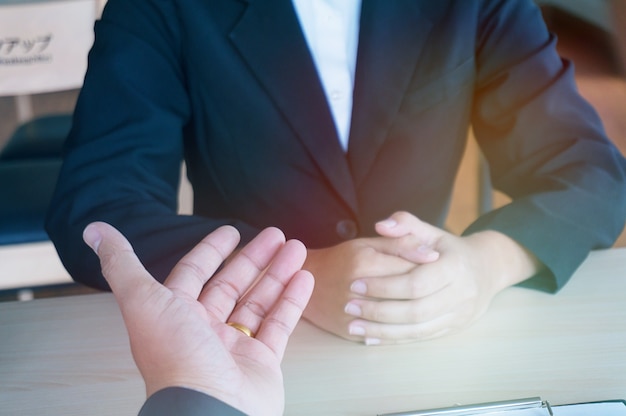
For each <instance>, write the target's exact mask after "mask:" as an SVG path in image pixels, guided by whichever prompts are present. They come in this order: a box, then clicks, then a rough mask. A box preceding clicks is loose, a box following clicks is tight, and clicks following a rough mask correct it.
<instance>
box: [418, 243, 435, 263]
mask: <svg viewBox="0 0 626 416" xmlns="http://www.w3.org/2000/svg"><path fill="white" fill-rule="evenodd" d="M417 250H418V251H419V252H420V253H422V254H423V255H424V256H426V257H427V258H428V259H431V260H436V259H437V258H439V252H438V251H436V250H434V249H433V248H432V247H430V246H419V247H418V248H417Z"/></svg>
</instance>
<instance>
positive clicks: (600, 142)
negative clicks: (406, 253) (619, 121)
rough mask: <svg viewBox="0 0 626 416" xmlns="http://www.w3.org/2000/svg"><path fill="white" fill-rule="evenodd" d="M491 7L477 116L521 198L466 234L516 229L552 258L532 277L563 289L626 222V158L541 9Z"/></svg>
mask: <svg viewBox="0 0 626 416" xmlns="http://www.w3.org/2000/svg"><path fill="white" fill-rule="evenodd" d="M481 15H482V18H481V21H480V26H479V27H480V31H479V35H478V39H477V54H476V59H477V67H478V76H477V82H476V92H475V100H474V108H473V113H472V125H473V128H474V132H475V135H476V138H477V140H478V142H479V144H480V147H481V149H482V150H483V152H484V154H485V156H486V158H487V160H488V161H489V166H490V172H491V177H492V182H493V185H494V187H495V188H496V189H499V190H501V191H503V192H504V193H506V194H508V195H509V196H510V197H511V198H512V203H510V204H508V205H506V206H504V207H502V208H500V209H496V210H494V211H492V212H489V213H487V214H485V215H483V216H481V217H480V218H479V219H478V220H477V221H476V222H474V223H473V224H472V225H471V226H470V227H469V228H468V229H467V230H466V233H472V232H476V231H479V230H483V229H495V230H499V231H501V232H503V233H505V234H507V235H509V236H510V237H512V238H513V239H514V240H516V241H518V242H519V243H521V244H522V245H523V246H525V247H527V248H528V249H530V251H532V252H533V253H534V254H536V255H537V257H538V258H539V259H540V260H541V261H542V262H543V264H544V265H546V268H545V269H544V271H543V272H542V273H541V274H539V275H538V276H535V277H534V278H533V279H530V280H528V281H526V282H524V283H522V285H523V286H528V287H533V288H539V289H543V290H547V291H555V290H558V289H559V288H561V287H562V286H563V285H564V284H565V283H566V281H567V280H568V279H569V277H570V276H571V274H572V273H573V272H574V271H575V269H576V268H577V267H578V266H579V264H580V262H581V261H582V260H583V259H584V258H585V257H586V255H587V254H588V253H589V251H590V250H592V249H596V248H602V247H609V246H610V245H611V244H613V242H614V241H615V239H616V238H617V236H618V235H619V232H620V231H621V230H622V228H623V227H624V218H625V216H626V199H625V198H626V191H625V190H626V186H625V172H626V163H625V161H624V157H623V156H622V155H621V153H620V152H619V150H618V149H616V148H615V146H614V145H613V144H612V143H611V142H610V141H609V140H608V139H607V138H606V135H605V132H604V130H603V126H602V123H601V121H600V118H599V117H598V115H597V114H596V112H595V110H594V109H593V108H592V107H591V106H590V105H589V104H588V103H587V102H586V101H585V100H584V99H583V98H582V97H581V96H580V95H579V94H578V92H577V87H576V82H575V78H574V68H573V64H572V63H571V62H568V61H564V60H561V59H559V57H558V54H557V51H556V38H555V37H554V36H553V35H550V34H549V33H548V32H547V30H546V27H545V24H544V22H543V20H542V18H541V16H540V14H539V10H538V9H537V8H536V7H534V5H532V4H531V2H501V1H485V2H484V7H483V10H482V11H481ZM522 40H523V41H522Z"/></svg>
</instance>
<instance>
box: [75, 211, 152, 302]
mask: <svg viewBox="0 0 626 416" xmlns="http://www.w3.org/2000/svg"><path fill="white" fill-rule="evenodd" d="M83 240H84V241H85V243H87V245H89V247H91V249H92V250H93V251H94V252H95V253H96V254H97V255H98V257H99V258H100V267H101V269H102V274H103V275H104V278H105V279H106V281H107V283H108V284H109V286H110V287H111V290H112V291H113V294H114V295H115V297H116V299H117V300H118V302H119V303H120V306H122V305H123V304H125V303H126V299H138V298H141V296H142V293H143V294H145V293H147V292H148V291H147V290H145V286H146V285H148V286H150V285H151V284H152V283H155V281H154V279H153V278H152V276H151V275H150V274H149V273H148V272H147V271H146V269H145V268H144V267H143V265H142V264H141V262H140V261H139V259H138V258H137V255H136V254H135V252H134V250H133V248H132V246H131V245H130V243H129V242H128V240H127V239H126V237H124V236H123V235H122V234H121V233H120V232H119V231H118V230H116V229H115V228H114V227H113V226H111V225H109V224H106V223H104V222H94V223H91V224H89V225H88V226H87V227H86V228H85V230H84V231H83Z"/></svg>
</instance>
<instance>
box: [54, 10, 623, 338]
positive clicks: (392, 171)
mask: <svg viewBox="0 0 626 416" xmlns="http://www.w3.org/2000/svg"><path fill="white" fill-rule="evenodd" d="M95 31H96V40H95V44H94V47H93V50H92V51H91V54H90V58H89V69H88V72H87V75H86V78H85V84H84V87H83V90H82V92H81V95H80V97H79V100H78V104H77V107H76V112H75V117H74V126H73V129H72V132H71V133H70V137H69V139H68V141H67V148H66V155H65V161H64V166H63V169H62V172H61V175H60V179H59V182H58V187H57V191H56V195H55V198H54V201H53V203H52V207H51V211H50V215H49V218H48V222H47V227H48V231H49V234H50V236H51V238H52V240H53V241H54V242H55V244H56V247H57V249H58V251H59V254H60V257H61V259H62V260H63V262H64V264H65V265H66V267H67V268H68V270H69V271H70V273H71V274H72V276H73V277H74V279H76V280H78V281H81V282H84V283H86V284H88V285H91V286H95V287H100V288H103V289H105V288H106V287H107V285H106V282H105V281H104V279H103V278H102V277H101V275H100V273H99V270H98V264H97V259H96V258H95V257H94V256H93V254H90V253H89V252H88V251H85V250H84V249H83V248H82V246H81V242H80V233H81V232H82V229H83V228H84V227H85V225H86V224H88V223H89V222H91V221H94V220H103V221H107V222H109V223H111V224H113V225H114V226H116V227H117V228H118V229H120V230H121V231H122V232H123V233H124V234H125V235H126V236H127V237H128V238H129V239H130V240H131V241H132V243H133V245H134V246H135V248H136V250H137V253H138V255H139V257H140V258H141V259H142V261H143V262H144V263H145V264H146V266H147V267H148V269H149V270H150V271H151V273H152V274H153V275H154V276H155V277H156V278H157V279H159V280H163V279H164V278H165V276H167V274H168V273H169V271H170V269H171V268H172V266H173V265H174V264H175V263H176V261H177V260H178V259H179V258H180V257H181V256H182V255H183V254H184V253H186V252H187V251H188V250H190V249H191V247H193V246H194V245H195V244H196V243H197V242H198V241H200V239H201V238H202V237H203V236H204V235H205V234H207V233H208V232H209V231H211V230H213V229H215V228H217V227H218V226H219V225H222V224H232V225H234V226H235V227H236V228H238V229H239V231H240V232H241V234H242V236H243V241H244V242H245V241H249V239H250V238H251V237H252V236H253V235H255V234H256V233H257V232H258V231H259V230H260V229H262V228H264V227H267V226H276V227H279V228H280V229H282V230H283V231H284V232H285V234H286V235H287V236H288V237H289V238H298V239H300V240H302V241H303V242H304V243H305V244H306V245H307V247H308V249H309V253H308V257H307V262H306V264H305V267H306V268H307V269H309V270H310V271H312V272H313V273H314V275H315V276H316V281H317V284H316V289H315V292H314V294H313V297H312V300H311V302H310V304H309V306H308V307H307V310H306V312H305V317H307V318H308V319H309V320H311V321H312V322H313V323H315V324H316V325H318V326H320V327H322V328H324V329H326V330H328V331H331V332H333V333H335V334H338V335H340V336H342V337H345V338H349V339H354V340H360V341H364V342H365V343H367V344H381V343H394V342H400V341H406V340H415V339H425V338H429V337H433V336H439V335H442V334H445V333H448V332H450V331H454V330H456V329H458V328H462V327H464V326H466V325H468V324H469V323H471V322H472V321H474V320H475V319H477V318H478V317H479V316H480V315H481V314H482V313H483V312H484V311H485V310H486V309H487V307H488V305H489V303H490V301H491V299H492V298H493V296H495V295H496V294H497V293H498V292H499V291H500V290H502V289H504V288H505V287H508V286H511V285H514V284H521V285H524V286H527V287H534V288H537V289H542V290H547V291H556V290H558V289H559V288H561V287H562V286H563V285H564V284H565V283H566V282H567V280H568V278H569V277H570V275H571V274H572V273H573V271H574V270H575V269H576V268H577V267H578V265H579V264H580V263H581V262H582V261H583V259H584V258H585V256H586V255H587V254H588V252H589V251H590V250H591V249H594V248H599V247H608V246H610V245H611V244H612V242H613V241H614V239H615V238H616V237H617V235H618V234H619V232H620V231H621V229H622V228H623V225H624V217H625V216H626V214H625V211H626V200H625V198H626V195H625V194H626V192H625V189H626V187H625V179H624V177H625V170H626V168H625V165H626V163H625V161H624V158H623V156H622V155H621V154H620V153H619V151H618V150H617V149H616V148H615V147H614V146H613V145H612V143H611V142H610V141H609V140H608V139H607V138H606V136H605V134H604V131H603V128H602V125H601V122H600V120H599V118H598V116H597V115H596V113H595V112H594V110H593V109H592V108H591V107H590V106H589V105H588V104H587V103H586V102H585V101H584V100H583V99H582V98H581V97H580V96H579V95H578V93H577V91H576V87H575V83H574V77H573V65H572V64H571V63H570V62H566V61H562V60H561V59H560V58H559V56H558V55H557V53H556V50H555V43H556V39H555V38H554V37H553V36H551V35H550V34H549V33H548V31H547V30H546V27H545V25H544V22H543V20H542V17H541V14H540V11H539V10H538V8H537V7H536V6H535V5H534V3H533V2H532V1H531V0H515V1H510V0H471V1H453V0H441V1H431V0H413V1H409V0H404V1H401V0H363V1H362V2H360V1H352V0H351V1H348V0H345V1H330V0H317V1H315V0H313V1H311V0H308V1H307V0H292V1H287V0H282V1H278V0H266V1H260V0H221V1H201V0H186V1H182V0H170V1H166V0H150V1H148V0H109V2H108V4H107V7H106V9H105V11H104V14H103V17H102V20H101V21H99V22H98V23H97V24H96V28H95ZM470 126H471V127H472V128H473V131H474V134H475V136H476V138H477V140H478V142H479V144H480V146H481V149H482V152H483V153H484V155H485V157H486V158H487V160H488V162H489V166H490V172H491V177H492V181H493V183H494V186H495V187H496V188H497V189H499V190H501V191H503V192H504V193H506V194H508V195H509V196H510V197H511V198H512V200H513V201H512V203H510V204H508V205H506V206H504V207H502V208H499V209H497V210H494V211H493V212H490V213H487V214H485V215H482V216H481V217H480V218H478V219H477V220H476V221H475V222H474V223H473V224H472V225H470V227H469V228H468V229H467V230H466V231H465V232H464V233H463V235H462V236H456V235H452V234H450V233H448V232H446V231H444V230H443V229H442V227H443V224H444V220H445V217H446V208H447V205H448V203H449V199H450V193H451V189H452V185H453V181H454V178H455V174H456V171H457V168H458V164H459V161H460V159H461V156H462V154H463V150H464V147H465V143H466V140H467V132H468V128H469V127H470ZM183 159H184V160H185V162H186V164H187V170H188V177H189V180H190V182H191V184H192V185H193V189H194V215H192V216H180V215H177V214H176V195H177V192H176V191H177V187H178V183H179V172H180V162H181V161H182V160H183ZM385 218H386V220H385ZM381 220H382V221H381Z"/></svg>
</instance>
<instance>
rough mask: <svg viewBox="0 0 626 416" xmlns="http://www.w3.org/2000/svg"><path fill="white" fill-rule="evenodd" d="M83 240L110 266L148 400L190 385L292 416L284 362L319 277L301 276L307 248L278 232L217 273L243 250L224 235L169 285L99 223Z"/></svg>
mask: <svg viewBox="0 0 626 416" xmlns="http://www.w3.org/2000/svg"><path fill="white" fill-rule="evenodd" d="M83 237H84V240H85V242H87V244H89V246H90V247H91V248H92V249H93V250H94V251H95V252H96V253H97V254H98V256H99V257H100V262H101V267H102V273H103V274H104V277H105V278H106V280H107V282H108V283H109V285H110V287H111V290H112V291H113V293H114V295H115V297H116V299H117V302H118V304H119V306H120V309H121V311H122V316H123V318H124V322H125V324H126V327H127V330H128V334H129V338H130V344H131V350H132V354H133V358H134V359H135V362H136V364H137V366H138V368H139V370H140V372H141V374H142V376H143V378H144V380H145V383H146V392H147V394H148V396H149V395H151V394H153V393H155V392H157V391H158V390H161V389H163V388H165V387H170V386H181V387H187V388H191V389H195V390H198V391H201V392H204V393H207V394H209V395H211V396H213V397H216V398H217V399H220V400H222V401H224V402H225V403H228V404H230V405H231V406H233V407H235V408H237V409H239V410H241V411H243V412H245V413H247V414H253V415H256V414H259V415H261V414H268V415H269V414H272V415H276V414H281V413H282V411H283V408H284V387H283V381H282V373H281V370H280V362H281V360H282V358H283V354H284V351H285V348H286V345H287V341H288V339H289V336H290V334H291V332H292V331H293V329H294V327H295V325H296V323H297V322H298V320H299V318H300V316H301V315H302V311H303V309H304V307H305V306H306V304H307V302H308V300H309V298H310V296H311V292H312V290H313V277H312V275H311V274H310V273H309V272H306V271H303V270H300V269H301V267H302V264H303V262H304V260H305V257H306V249H305V248H304V246H303V245H302V243H300V242H298V241H296V240H290V241H287V242H285V238H284V236H283V234H282V232H281V231H279V230H278V229H276V228H268V229H266V230H264V231H262V232H261V233H260V234H259V235H258V236H257V237H256V238H255V239H254V240H253V241H251V242H250V243H249V244H248V245H246V246H245V247H244V248H243V249H242V250H241V251H240V252H239V253H238V254H237V255H236V256H234V257H233V258H232V260H230V261H229V262H228V263H227V264H226V265H225V266H224V267H223V269H221V270H220V271H217V270H218V268H219V267H220V265H222V263H223V262H224V260H225V259H226V258H227V257H228V256H229V255H230V254H231V253H232V252H233V250H234V249H235V247H236V246H237V244H238V242H239V233H238V232H237V230H235V229H234V228H233V227H230V226H224V227H221V228H219V229H217V230H215V231H214V232H213V233H211V234H209V235H208V236H207V237H205V238H204V239H203V240H202V241H201V242H200V243H199V244H198V245H197V246H196V247H195V248H194V249H193V250H192V251H190V252H189V253H188V254H187V255H186V256H185V257H184V258H183V259H182V260H181V261H180V262H179V263H178V264H177V265H176V267H175V268H174V269H173V270H172V272H171V274H170V275H169V277H168V278H167V280H166V281H165V283H164V284H160V283H159V282H157V281H156V280H155V279H154V278H153V277H152V276H151V275H150V274H149V273H148V272H147V271H146V270H145V268H144V267H143V266H142V264H141V263H140V261H139V260H138V258H137V256H136V255H135V253H134V251H133V249H132V247H131V245H130V243H129V242H128V241H127V240H126V238H125V237H124V236H122V234H120V233H119V232H118V231H117V230H116V229H114V228H113V227H111V226H110V225H108V224H105V223H93V224H90V225H89V226H88V227H87V228H86V229H85V231H84V235H83ZM216 272H217V273H216ZM214 274H215V276H213V275H214ZM209 279H210V280H209ZM227 322H236V323H239V324H242V325H244V326H246V327H248V328H250V329H251V331H252V333H253V337H248V336H247V335H245V334H244V333H242V332H241V331H239V330H237V329H235V328H233V327H232V326H230V325H227Z"/></svg>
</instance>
